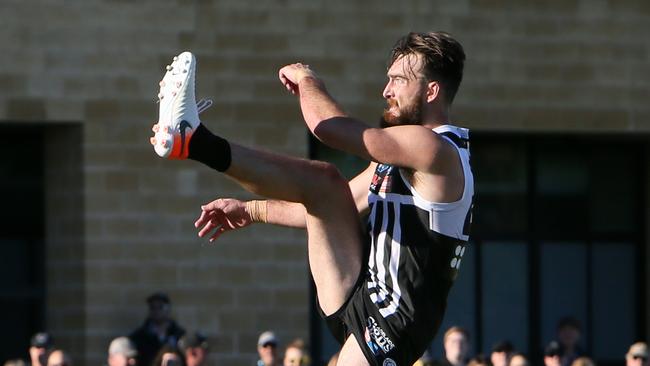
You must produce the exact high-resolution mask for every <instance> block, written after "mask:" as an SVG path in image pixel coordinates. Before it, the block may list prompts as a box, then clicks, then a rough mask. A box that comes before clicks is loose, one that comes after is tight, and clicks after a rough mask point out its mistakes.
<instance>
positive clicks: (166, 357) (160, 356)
mask: <svg viewBox="0 0 650 366" xmlns="http://www.w3.org/2000/svg"><path fill="white" fill-rule="evenodd" d="M151 366H185V362H184V361H183V355H182V354H181V353H180V352H179V351H178V349H177V348H176V347H175V346H170V345H168V344H166V345H164V346H162V347H161V348H160V350H159V351H158V353H157V354H156V357H154V359H153V362H152V363H151Z"/></svg>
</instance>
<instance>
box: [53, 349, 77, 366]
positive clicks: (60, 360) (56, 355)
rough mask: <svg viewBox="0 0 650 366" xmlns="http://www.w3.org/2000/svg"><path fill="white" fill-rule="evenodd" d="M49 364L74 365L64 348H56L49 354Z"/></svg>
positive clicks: (58, 365) (59, 365)
mask: <svg viewBox="0 0 650 366" xmlns="http://www.w3.org/2000/svg"><path fill="white" fill-rule="evenodd" d="M47 366H72V359H70V355H68V354H67V353H66V352H64V351H63V350H61V349H54V350H52V351H51V352H50V353H49V355H48V356H47Z"/></svg>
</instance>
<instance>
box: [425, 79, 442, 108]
mask: <svg viewBox="0 0 650 366" xmlns="http://www.w3.org/2000/svg"><path fill="white" fill-rule="evenodd" d="M426 96H427V103H431V102H433V101H434V100H436V98H439V97H440V84H439V83H438V82H437V81H429V82H428V83H427V93H426Z"/></svg>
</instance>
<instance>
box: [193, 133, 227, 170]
mask: <svg viewBox="0 0 650 366" xmlns="http://www.w3.org/2000/svg"><path fill="white" fill-rule="evenodd" d="M187 155H188V156H187V157H188V158H190V159H192V160H196V161H199V162H201V163H203V164H205V165H207V166H209V167H210V168H212V169H216V170H218V171H220V172H225V171H226V170H227V169H228V168H229V167H230V162H231V160H232V157H231V156H230V144H229V143H228V141H226V140H225V139H222V138H221V137H219V136H217V135H214V134H213V133H212V132H210V130H208V129H207V128H205V126H203V124H200V125H199V127H197V128H196V131H194V134H193V135H192V138H191V139H190V144H189V146H188V154H187Z"/></svg>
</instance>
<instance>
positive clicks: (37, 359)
mask: <svg viewBox="0 0 650 366" xmlns="http://www.w3.org/2000/svg"><path fill="white" fill-rule="evenodd" d="M46 357H47V349H45V348H44V347H33V346H32V347H29V358H31V360H32V365H34V366H39V365H43V366H44V365H45V364H47V358H46Z"/></svg>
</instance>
